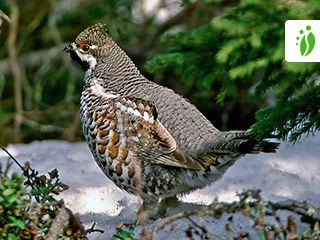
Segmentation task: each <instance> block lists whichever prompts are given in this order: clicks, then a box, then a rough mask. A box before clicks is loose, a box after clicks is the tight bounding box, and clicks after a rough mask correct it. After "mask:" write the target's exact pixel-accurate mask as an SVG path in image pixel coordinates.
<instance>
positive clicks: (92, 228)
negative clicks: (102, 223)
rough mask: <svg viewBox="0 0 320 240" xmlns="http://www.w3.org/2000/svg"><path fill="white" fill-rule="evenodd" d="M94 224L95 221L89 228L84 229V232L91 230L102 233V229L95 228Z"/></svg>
mask: <svg viewBox="0 0 320 240" xmlns="http://www.w3.org/2000/svg"><path fill="white" fill-rule="evenodd" d="M95 226H96V222H94V223H93V224H92V226H91V227H90V228H89V229H86V231H85V232H86V234H90V233H93V232H99V233H104V231H103V230H101V229H97V228H95Z"/></svg>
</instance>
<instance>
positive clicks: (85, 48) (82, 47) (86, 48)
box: [80, 43, 90, 51]
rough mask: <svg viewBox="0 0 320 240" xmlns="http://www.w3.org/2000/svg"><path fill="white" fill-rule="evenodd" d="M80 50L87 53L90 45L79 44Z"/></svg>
mask: <svg viewBox="0 0 320 240" xmlns="http://www.w3.org/2000/svg"><path fill="white" fill-rule="evenodd" d="M80 48H81V49H82V50H83V51H88V50H89V49H90V45H89V44H88V43H82V44H80Z"/></svg>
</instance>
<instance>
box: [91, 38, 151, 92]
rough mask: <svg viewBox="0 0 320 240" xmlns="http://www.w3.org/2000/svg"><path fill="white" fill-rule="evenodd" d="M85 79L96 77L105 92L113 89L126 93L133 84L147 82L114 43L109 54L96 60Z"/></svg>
mask: <svg viewBox="0 0 320 240" xmlns="http://www.w3.org/2000/svg"><path fill="white" fill-rule="evenodd" d="M89 74H90V76H88V75H86V79H96V81H97V82H98V83H99V84H100V85H101V86H102V88H103V89H105V91H106V92H108V91H113V92H117V93H119V94H121V95H128V94H130V93H131V92H132V91H134V90H135V89H136V88H135V85H137V84H143V83H147V82H149V81H148V80H147V79H145V78H144V77H143V76H142V75H141V74H140V72H139V70H138V69H137V67H136V66H135V65H134V63H133V62H132V60H131V59H130V58H129V57H128V56H127V54H126V53H125V52H124V51H123V50H122V49H121V48H120V47H119V46H117V45H116V44H115V45H114V46H113V48H112V50H111V52H110V54H109V55H108V56H105V57H104V58H101V59H100V60H98V61H97V64H96V66H95V68H94V69H93V70H92V71H91V72H89Z"/></svg>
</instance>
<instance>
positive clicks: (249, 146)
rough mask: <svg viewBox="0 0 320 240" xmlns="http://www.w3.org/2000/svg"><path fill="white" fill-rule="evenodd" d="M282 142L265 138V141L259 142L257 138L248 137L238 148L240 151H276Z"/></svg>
mask: <svg viewBox="0 0 320 240" xmlns="http://www.w3.org/2000/svg"><path fill="white" fill-rule="evenodd" d="M279 144H280V143H277V142H271V141H268V140H264V141H263V142H258V141H257V140H256V139H248V140H247V141H244V142H242V143H241V144H240V145H239V147H238V149H239V152H240V153H259V152H265V153H275V152H276V151H277V149H278V147H279Z"/></svg>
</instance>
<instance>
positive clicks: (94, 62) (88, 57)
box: [76, 50, 97, 70]
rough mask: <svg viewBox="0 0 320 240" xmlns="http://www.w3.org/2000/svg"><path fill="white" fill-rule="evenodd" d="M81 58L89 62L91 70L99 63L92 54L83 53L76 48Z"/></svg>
mask: <svg viewBox="0 0 320 240" xmlns="http://www.w3.org/2000/svg"><path fill="white" fill-rule="evenodd" d="M76 52H77V54H78V56H79V58H80V59H81V60H82V61H84V62H87V63H88V64H89V68H90V69H91V70H93V69H94V68H95V66H96V65H97V60H96V58H95V57H93V56H92V55H90V54H83V53H82V52H80V51H78V50H76Z"/></svg>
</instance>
